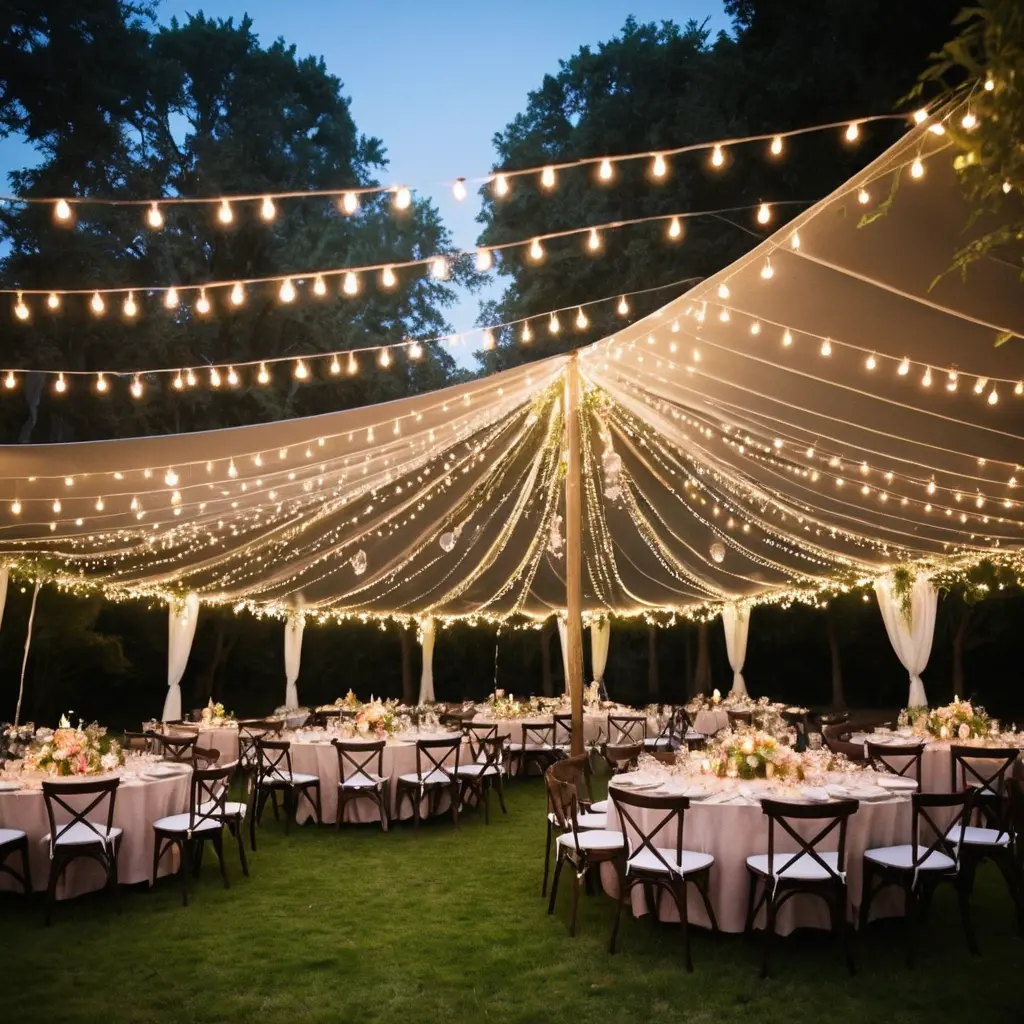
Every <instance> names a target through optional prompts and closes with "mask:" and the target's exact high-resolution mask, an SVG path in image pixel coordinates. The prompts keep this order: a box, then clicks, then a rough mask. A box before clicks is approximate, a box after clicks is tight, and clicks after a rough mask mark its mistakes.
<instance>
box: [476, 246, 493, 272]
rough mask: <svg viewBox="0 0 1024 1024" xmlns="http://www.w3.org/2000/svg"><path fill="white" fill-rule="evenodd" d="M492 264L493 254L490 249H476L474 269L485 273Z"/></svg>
mask: <svg viewBox="0 0 1024 1024" xmlns="http://www.w3.org/2000/svg"><path fill="white" fill-rule="evenodd" d="M493 266H494V255H493V254H492V253H491V250H490V249H477V251H476V269H477V270H479V271H480V272H481V273H485V272H486V271H488V270H490V269H491V267H493Z"/></svg>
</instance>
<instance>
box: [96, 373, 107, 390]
mask: <svg viewBox="0 0 1024 1024" xmlns="http://www.w3.org/2000/svg"><path fill="white" fill-rule="evenodd" d="M108 387H109V385H108V384H107V378H106V377H104V376H103V374H102V373H98V374H96V390H97V391H98V392H99V393H100V394H101V395H102V394H103V393H104V392H105V391H106V390H107V388H108Z"/></svg>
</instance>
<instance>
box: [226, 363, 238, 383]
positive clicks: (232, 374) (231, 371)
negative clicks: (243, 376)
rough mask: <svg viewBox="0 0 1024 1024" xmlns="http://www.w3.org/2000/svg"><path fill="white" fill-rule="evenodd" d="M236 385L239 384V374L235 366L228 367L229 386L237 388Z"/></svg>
mask: <svg viewBox="0 0 1024 1024" xmlns="http://www.w3.org/2000/svg"><path fill="white" fill-rule="evenodd" d="M236 384H238V374H237V373H235V368H234V367H233V366H229V367H228V386H229V387H235V385H236Z"/></svg>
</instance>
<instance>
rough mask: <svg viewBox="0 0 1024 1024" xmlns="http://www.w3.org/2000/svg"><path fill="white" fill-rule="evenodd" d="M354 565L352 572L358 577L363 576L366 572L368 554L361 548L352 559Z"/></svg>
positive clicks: (350, 560)
mask: <svg viewBox="0 0 1024 1024" xmlns="http://www.w3.org/2000/svg"><path fill="white" fill-rule="evenodd" d="M349 562H351V563H352V571H353V572H354V573H355V574H356V575H357V576H362V575H363V573H364V572H366V552H365V551H363V549H362V548H360V549H359V550H358V551H357V552H356V553H355V554H354V555H353V556H352V557H351V558H350V559H349Z"/></svg>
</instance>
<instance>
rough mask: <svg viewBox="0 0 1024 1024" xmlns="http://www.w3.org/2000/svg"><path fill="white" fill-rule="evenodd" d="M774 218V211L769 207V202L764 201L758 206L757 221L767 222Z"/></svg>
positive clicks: (759, 222)
mask: <svg viewBox="0 0 1024 1024" xmlns="http://www.w3.org/2000/svg"><path fill="white" fill-rule="evenodd" d="M771 219H772V211H771V210H770V209H769V208H768V204H767V203H762V204H761V205H760V206H759V207H758V208H757V223H758V224H767V223H768V221H770V220H771Z"/></svg>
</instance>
